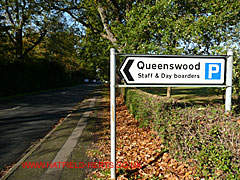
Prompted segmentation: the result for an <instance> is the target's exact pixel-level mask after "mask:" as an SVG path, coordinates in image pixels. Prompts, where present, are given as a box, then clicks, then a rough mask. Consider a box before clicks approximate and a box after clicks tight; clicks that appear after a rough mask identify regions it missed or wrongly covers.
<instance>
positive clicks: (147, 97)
mask: <svg viewBox="0 0 240 180" xmlns="http://www.w3.org/2000/svg"><path fill="white" fill-rule="evenodd" d="M126 104H127V106H128V107H129V110H130V112H131V113H132V114H133V115H134V116H135V117H136V118H137V119H138V120H139V122H140V125H142V126H145V127H146V126H147V127H149V126H150V127H152V128H153V129H155V130H156V131H158V132H159V135H160V136H161V137H162V139H163V140H164V143H165V145H166V146H168V147H170V148H169V151H170V153H171V154H172V155H174V156H175V157H176V158H178V159H180V160H185V161H187V160H191V159H192V160H196V163H197V164H198V174H199V176H200V177H205V178H209V177H214V178H217V179H238V178H239V175H240V171H239V168H240V167H239V164H240V159H239V155H238V154H239V150H240V141H239V139H240V137H239V133H238V132H239V130H240V127H239V124H238V123H237V122H234V116H233V117H231V116H226V115H225V113H224V108H223V107H222V106H221V105H219V104H213V105H211V106H206V107H202V106H196V105H195V106H193V105H191V104H187V103H179V102H175V101H174V100H173V101H167V100H166V99H163V98H161V97H157V96H153V95H151V94H147V93H144V92H141V91H139V90H131V89H129V90H128V91H127V94H126Z"/></svg>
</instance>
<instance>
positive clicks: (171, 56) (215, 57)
mask: <svg viewBox="0 0 240 180" xmlns="http://www.w3.org/2000/svg"><path fill="white" fill-rule="evenodd" d="M115 56H125V59H124V60H123V61H122V63H121V64H120V66H119V69H118V73H119V74H120V77H121V78H122V79H123V80H124V82H125V83H126V84H127V85H132V86H134V85H137V86H139V85H143V86H149V87H151V85H179V86H181V85H190V86H191V85H194V86H197V85H205V86H211V85H213V87H214V86H217V85H226V76H227V73H226V70H227V58H228V55H220V56H215V55H150V54H118V53H116V54H115ZM129 57H133V58H134V57H151V58H179V59H180V58H199V59H200V58H214V59H224V61H225V63H224V64H225V66H224V81H223V83H218V84H204V83H197V84H191V83H179V84H173V83H169V84H166V83H137V84H136V83H134V84H131V83H127V81H126V80H125V79H124V77H123V74H122V73H121V71H120V69H121V68H122V66H123V64H124V63H125V61H126V60H127V58H129Z"/></svg>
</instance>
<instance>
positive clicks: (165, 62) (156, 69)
mask: <svg viewBox="0 0 240 180" xmlns="http://www.w3.org/2000/svg"><path fill="white" fill-rule="evenodd" d="M225 63H226V56H219V57H218V56H194V57H193V56H153V55H149V56H147V55H145V56H135V57H134V56H129V57H126V59H125V60H124V61H123V63H122V65H121V67H120V69H119V71H120V74H121V76H122V77H123V78H124V80H125V82H126V83H127V84H135V85H144V84H146V85H155V84H159V85H161V84H166V85H168V84H169V85H171V84H175V85H178V84H179V85H204V84H206V85H209V84H212V85H224V84H225Z"/></svg>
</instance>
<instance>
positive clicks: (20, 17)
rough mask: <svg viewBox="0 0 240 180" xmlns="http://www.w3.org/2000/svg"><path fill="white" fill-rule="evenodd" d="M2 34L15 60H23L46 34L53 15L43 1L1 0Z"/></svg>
mask: <svg viewBox="0 0 240 180" xmlns="http://www.w3.org/2000/svg"><path fill="white" fill-rule="evenodd" d="M0 4H1V14H2V15H4V16H5V17H6V18H4V19H1V24H2V27H4V28H5V31H4V33H5V34H6V35H7V37H8V38H9V39H10V41H11V43H12V44H13V46H14V51H15V55H16V58H17V59H23V58H24V57H25V56H26V55H27V54H28V53H29V52H30V51H31V50H32V49H34V48H35V47H36V46H37V45H38V44H39V43H40V42H41V41H42V40H43V38H44V36H45V35H46V33H47V27H48V25H49V24H50V23H51V19H52V18H53V17H52V15H53V13H52V12H51V11H50V9H49V8H46V7H48V6H47V4H46V3H44V2H43V1H33V0H16V1H12V0H1V1H0Z"/></svg>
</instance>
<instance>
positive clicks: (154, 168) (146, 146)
mask: <svg viewBox="0 0 240 180" xmlns="http://www.w3.org/2000/svg"><path fill="white" fill-rule="evenodd" d="M116 103H117V109H116V117H117V120H116V134H117V138H116V139H117V142H116V162H122V163H123V162H124V163H128V164H134V163H135V164H136V163H137V165H136V166H135V167H134V166H133V167H132V166H128V167H127V168H124V169H118V168H117V179H118V180H125V179H130V178H131V179H139V178H140V179H143V180H144V179H156V178H159V179H160V178H161V179H169V180H179V179H186V180H192V179H198V178H194V177H193V175H194V172H195V168H194V167H191V166H189V165H188V164H186V163H184V162H178V161H176V160H175V159H173V158H172V157H171V156H170V155H169V154H168V153H167V149H166V147H164V146H163V145H162V143H161V139H160V137H159V136H158V135H157V133H156V132H154V131H153V130H151V129H150V128H139V122H138V121H137V120H136V119H134V118H133V116H132V115H130V114H129V112H128V110H127V107H126V105H124V104H123V102H122V101H121V99H120V98H117V100H116ZM107 116H108V117H109V113H107ZM108 126H109V125H108ZM106 131H108V134H107V135H105V136H103V137H102V139H101V140H100V141H99V142H98V143H97V146H98V148H99V151H101V152H102V156H100V157H98V158H97V159H99V160H101V161H110V140H109V139H110V135H109V133H110V132H109V130H106ZM104 134H106V133H104ZM103 155H104V156H103ZM138 165H140V166H138ZM90 176H91V178H90V179H94V178H93V176H94V177H97V178H105V179H108V178H110V176H109V175H108V176H106V175H105V176H103V174H102V171H101V170H97V171H95V172H94V173H93V174H91V175H90ZM90 176H89V177H90ZM97 178H96V179H97Z"/></svg>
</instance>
